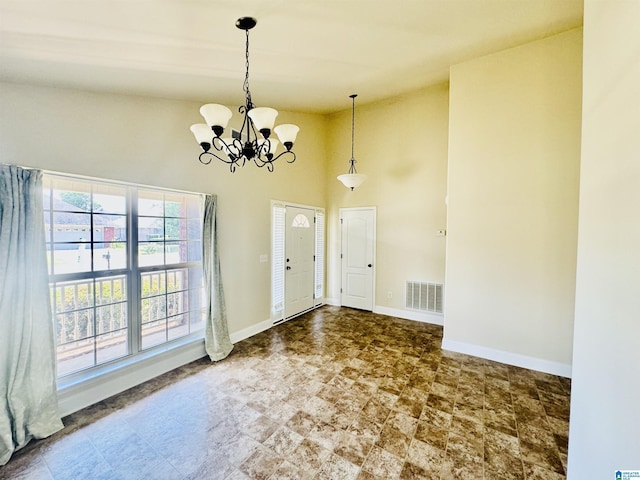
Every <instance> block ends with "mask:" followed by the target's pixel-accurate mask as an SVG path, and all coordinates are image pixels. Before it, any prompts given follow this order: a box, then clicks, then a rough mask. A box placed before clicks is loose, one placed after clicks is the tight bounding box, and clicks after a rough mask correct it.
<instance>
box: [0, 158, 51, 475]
mask: <svg viewBox="0 0 640 480" xmlns="http://www.w3.org/2000/svg"><path fill="white" fill-rule="evenodd" d="M55 382H56V373H55V353H54V338H53V324H52V322H51V305H50V301H49V287H48V277H47V260H46V247H45V237H44V223H43V206H42V172H41V171H39V170H31V169H25V168H21V167H17V166H15V165H2V164H0V465H4V464H6V463H7V462H8V461H9V458H11V455H12V454H13V452H14V451H15V450H18V449H20V448H22V447H24V446H25V445H26V444H27V443H28V442H29V441H30V440H31V439H34V438H44V437H47V436H49V435H51V434H53V433H55V432H56V431H58V430H60V429H61V428H62V427H63V425H62V422H61V421H60V416H59V414H58V400H57V394H56V383H55Z"/></svg>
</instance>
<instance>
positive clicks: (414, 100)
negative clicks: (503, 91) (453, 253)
mask: <svg viewBox="0 0 640 480" xmlns="http://www.w3.org/2000/svg"><path fill="white" fill-rule="evenodd" d="M448 95H449V90H448V87H447V85H446V84H443V85H437V86H434V87H431V88H427V89H423V90H419V91H416V92H414V93H412V94H410V95H405V96H401V97H397V98H393V99H389V100H387V101H385V102H379V103H375V104H366V98H363V97H358V98H357V99H356V112H355V121H356V129H355V158H356V160H357V162H358V163H357V164H356V168H357V169H358V172H359V173H364V174H366V175H368V177H369V178H368V179H367V181H366V182H365V183H364V184H363V185H362V186H360V187H358V188H356V189H355V190H354V191H350V190H348V189H347V188H345V187H344V185H342V183H340V182H339V181H338V180H337V179H336V177H337V176H338V175H340V174H342V173H347V170H348V169H349V159H350V158H351V108H350V103H351V100H350V99H349V98H348V95H345V107H347V108H348V109H347V110H345V111H343V112H341V113H339V114H335V115H333V116H331V117H329V134H328V151H327V193H328V197H327V198H328V205H327V207H328V210H327V213H328V225H329V237H328V241H327V244H328V254H327V258H328V273H327V277H328V281H327V283H328V291H327V296H328V297H329V298H331V299H332V300H333V301H335V302H337V303H339V301H340V250H339V249H340V226H339V216H338V213H339V209H340V208H343V207H360V206H375V207H376V208H377V219H376V221H377V245H376V286H375V307H374V310H379V309H380V308H385V309H391V312H392V313H393V312H395V313H398V314H403V315H404V314H409V313H410V312H408V311H406V310H404V295H405V294H404V289H405V282H406V281H407V280H418V281H426V282H438V283H442V282H444V259H445V238H444V237H437V236H436V233H437V231H438V229H443V228H445V219H446V205H445V196H446V176H447V128H448V126H447V125H448V108H449V100H448ZM388 292H391V294H392V298H388V296H387V293H388ZM387 311H389V310H387Z"/></svg>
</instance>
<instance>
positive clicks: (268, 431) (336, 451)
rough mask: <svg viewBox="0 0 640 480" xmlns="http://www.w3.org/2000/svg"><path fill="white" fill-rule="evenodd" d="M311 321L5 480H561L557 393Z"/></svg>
mask: <svg viewBox="0 0 640 480" xmlns="http://www.w3.org/2000/svg"><path fill="white" fill-rule="evenodd" d="M441 340H442V328H441V327H438V326H434V325H429V324H421V323H416V322H411V321H406V320H400V319H396V318H393V317H386V316H381V315H376V314H373V313H370V312H361V311H357V310H351V309H345V308H343V309H341V308H337V307H322V308H320V309H318V310H315V311H313V312H311V313H308V314H306V315H304V316H302V317H299V318H297V319H294V320H291V321H289V322H287V323H284V324H282V325H280V326H278V327H275V328H272V329H270V330H268V331H266V332H263V333H261V334H259V335H256V336H254V337H252V338H250V339H247V340H245V341H243V342H240V343H238V344H237V345H236V346H235V349H234V351H233V352H232V354H231V355H230V356H229V357H228V358H227V359H226V360H224V361H222V362H220V363H217V364H211V363H209V362H208V361H205V360H204V359H203V360H200V361H197V362H194V363H191V364H189V365H186V366H184V367H182V368H179V369H177V370H175V371H173V372H170V373H168V374H166V375H163V376H161V377H158V378H156V379H154V380H152V381H150V382H147V383H145V384H143V385H140V386H138V387H136V388H133V389H131V390H128V391H126V392H124V393H122V394H120V395H117V396H115V397H112V398H109V399H107V400H105V401H104V402H100V403H99V404H97V405H94V406H92V407H90V408H87V409H85V410H83V411H80V412H78V413H76V414H73V415H71V416H69V417H66V418H65V419H64V423H65V425H66V428H65V429H64V430H63V431H61V432H59V433H58V434H56V435H54V436H52V437H51V438H49V439H45V440H41V441H38V442H32V443H31V444H30V445H28V446H27V447H26V448H24V449H23V450H22V451H20V452H17V453H16V454H15V455H14V458H13V459H12V460H11V461H10V462H9V463H8V464H7V465H6V466H4V467H0V478H12V479H29V480H39V479H47V480H51V479H55V480H60V479H73V480H77V479H91V480H95V479H108V480H114V479H145V480H156V479H212V480H214V479H221V480H222V479H226V480H246V479H253V480H284V479H295V480H305V479H318V480H320V479H332V480H343V479H344V480H347V479H360V480H375V479H380V480H390V479H486V480H489V479H490V480H495V479H535V480H541V479H563V478H565V469H566V460H567V434H568V427H569V423H568V421H569V391H570V381H569V380H567V379H565V378H561V377H556V376H553V375H547V374H542V373H538V372H533V371H529V370H524V369H521V368H516V367H510V366H507V365H503V364H499V363H495V362H490V361H487V360H482V359H479V358H475V357H470V356H466V355H460V354H453V353H450V352H446V351H442V350H441V348H440V345H441Z"/></svg>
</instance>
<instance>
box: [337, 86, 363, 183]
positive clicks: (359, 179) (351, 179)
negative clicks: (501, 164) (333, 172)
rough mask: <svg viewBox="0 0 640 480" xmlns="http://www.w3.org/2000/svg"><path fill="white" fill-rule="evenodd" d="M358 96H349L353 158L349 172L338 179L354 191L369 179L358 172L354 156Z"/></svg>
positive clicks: (350, 161) (355, 94)
mask: <svg viewBox="0 0 640 480" xmlns="http://www.w3.org/2000/svg"><path fill="white" fill-rule="evenodd" d="M357 96H358V94H357V93H354V94H353V95H349V98H351V160H349V173H345V174H343V175H338V180H340V181H341V182H342V183H343V184H344V186H345V187H347V188H350V189H351V190H352V191H353V189H354V188H356V187H359V186H360V185H362V183H363V182H364V181H365V180H366V179H367V176H366V175H364V174H362V173H358V172H357V171H356V159H355V157H354V156H353V144H354V138H355V137H354V134H355V116H356V97H357Z"/></svg>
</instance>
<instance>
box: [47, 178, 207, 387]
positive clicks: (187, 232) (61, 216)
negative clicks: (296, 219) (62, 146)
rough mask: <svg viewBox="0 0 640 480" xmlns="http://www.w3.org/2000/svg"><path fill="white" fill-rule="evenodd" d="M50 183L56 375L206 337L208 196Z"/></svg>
mask: <svg viewBox="0 0 640 480" xmlns="http://www.w3.org/2000/svg"><path fill="white" fill-rule="evenodd" d="M43 183H44V185H43V187H44V189H43V190H44V191H43V196H44V209H45V212H44V223H45V229H46V240H47V255H48V266H49V281H50V293H51V305H52V310H53V321H54V325H55V331H56V344H57V345H56V347H57V350H56V352H57V359H56V360H57V370H58V376H59V377H62V376H66V375H71V374H75V373H77V372H81V371H85V370H87V369H90V368H94V367H99V366H101V365H104V364H106V363H109V362H114V361H117V360H118V359H122V358H125V357H129V356H132V355H136V354H139V353H141V352H143V351H145V350H150V349H152V348H154V347H157V346H158V345H161V344H166V343H167V342H171V341H173V340H176V339H179V338H188V337H189V336H194V337H195V336H202V328H203V325H204V310H203V307H204V305H203V298H204V297H203V282H202V265H201V249H202V246H201V205H202V196H201V195H199V194H191V193H183V192H175V191H166V190H157V189H149V188H147V187H138V186H132V185H123V184H118V183H109V182H101V181H89V180H85V179H80V178H71V177H66V176H60V175H53V174H46V175H45V177H44V182H43Z"/></svg>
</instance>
